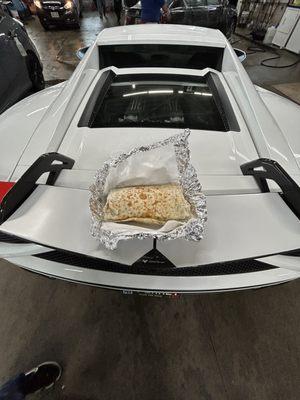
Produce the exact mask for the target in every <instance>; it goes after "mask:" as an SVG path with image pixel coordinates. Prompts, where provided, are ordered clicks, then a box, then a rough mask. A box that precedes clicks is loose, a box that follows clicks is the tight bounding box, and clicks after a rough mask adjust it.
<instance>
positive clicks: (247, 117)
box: [0, 25, 300, 293]
mask: <svg viewBox="0 0 300 400" xmlns="http://www.w3.org/2000/svg"><path fill="white" fill-rule="evenodd" d="M299 127H300V108H299V106H297V105H296V104H294V103H292V102H291V101H289V100H287V99H285V98H282V97H280V96H278V95H276V94H274V93H271V92H269V91H266V90H264V89H261V88H259V87H255V86H254V85H253V84H252V83H251V81H250V79H249V77H248V75H247V73H246V72H245V70H244V68H243V66H242V65H241V63H240V61H239V60H238V58H237V56H236V54H235V52H234V51H233V49H232V47H231V45H230V44H229V42H228V41H227V40H226V38H225V37H224V36H223V35H222V34H221V33H220V32H219V31H217V30H212V29H205V28H200V27H192V26H180V25H174V26H173V25H141V26H126V27H116V28H111V29H106V30H104V31H102V32H101V33H100V34H99V36H98V38H97V40H96V41H95V43H94V44H93V46H91V47H90V49H89V50H88V52H87V53H86V55H85V57H84V59H83V60H82V61H81V62H80V64H79V65H78V67H77V69H76V70H75V72H74V73H73V75H72V77H71V78H70V79H69V80H68V81H67V82H65V83H63V84H60V85H57V86H54V87H51V88H49V89H46V90H44V91H42V92H40V93H38V94H35V95H33V96H31V97H28V98H26V99H25V100H23V101H21V102H19V103H18V104H17V105H15V106H14V107H12V108H10V109H9V110H8V111H6V112H5V113H4V114H3V115H1V117H0V144H1V146H0V181H1V182H0V192H1V193H2V197H3V199H2V203H1V209H0V257H2V258H4V259H6V260H8V261H9V262H11V263H13V264H16V265H18V266H20V267H22V268H25V269H28V270H30V271H34V272H37V273H40V274H44V275H47V276H51V277H55V278H60V279H65V280H68V281H74V282H79V283H85V284H90V285H97V286H101V287H106V288H114V289H122V290H126V291H140V292H159V293H174V292H181V293H196V292H211V291H225V290H236V289H245V288H255V287H262V286H267V285H273V284H277V283H282V282H286V281H289V280H292V279H296V278H298V277H299V276H300V250H299V249H300V223H299V218H300V189H299V184H300V128H299ZM185 128H189V129H190V130H191V134H190V138H189V142H190V149H191V160H192V163H193V165H194V167H195V168H196V170H197V173H198V177H199V180H200V182H201V183H202V187H203V192H204V193H205V194H206V196H207V208H208V222H207V226H206V233H205V236H204V238H203V240H201V241H200V242H189V241H186V240H184V239H178V240H173V241H157V245H156V246H154V244H153V240H151V239H145V240H130V241H126V242H121V243H120V244H119V245H118V247H117V249H116V250H107V249H106V248H105V247H103V246H102V245H100V244H99V242H98V241H97V240H96V239H94V238H93V237H92V235H91V234H90V226H91V214H90V210H89V197H90V192H89V187H90V185H91V183H93V181H94V175H95V172H96V171H97V170H98V169H99V168H100V167H101V166H102V165H103V162H104V161H106V160H107V159H108V158H109V157H111V156H112V155H115V154H118V153H120V152H124V151H125V152H126V151H129V150H130V149H131V148H133V147H136V146H141V145H145V144H151V143H153V142H155V141H158V140H162V139H165V138H167V137H169V136H171V135H174V134H175V133H180V132H183V130H184V129H185Z"/></svg>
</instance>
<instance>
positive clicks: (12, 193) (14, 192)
mask: <svg viewBox="0 0 300 400" xmlns="http://www.w3.org/2000/svg"><path fill="white" fill-rule="evenodd" d="M74 162H75V161H74V160H73V159H72V158H69V157H67V156H64V155H63V154H60V153H45V154H43V155H41V156H40V157H39V158H38V159H37V160H36V161H35V162H34V163H33V164H32V165H31V166H30V167H29V168H28V170H27V171H26V172H25V173H24V174H23V175H22V176H21V178H20V179H19V180H18V181H17V182H16V184H15V185H14V186H13V187H12V188H11V189H10V190H9V192H8V193H7V194H6V195H5V197H4V198H3V200H2V202H1V204H0V225H1V224H2V223H3V222H5V221H6V220H7V219H8V218H9V217H10V216H11V215H12V214H13V213H14V212H15V211H16V210H17V209H18V208H19V207H20V206H21V204H23V203H24V201H25V200H26V199H27V198H28V197H29V196H30V195H31V193H32V192H33V191H34V190H35V189H36V187H37V181H38V180H39V178H40V177H41V176H42V175H43V174H45V173H49V175H48V178H47V181H46V185H54V183H55V181H56V180H57V178H58V176H59V174H60V172H61V171H62V170H63V169H72V167H73V165H74Z"/></svg>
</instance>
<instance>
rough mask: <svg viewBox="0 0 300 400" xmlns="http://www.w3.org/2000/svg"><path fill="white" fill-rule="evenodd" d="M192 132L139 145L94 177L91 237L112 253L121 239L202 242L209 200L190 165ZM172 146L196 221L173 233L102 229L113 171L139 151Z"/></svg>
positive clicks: (185, 195)
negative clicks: (106, 191)
mask: <svg viewBox="0 0 300 400" xmlns="http://www.w3.org/2000/svg"><path fill="white" fill-rule="evenodd" d="M189 135H190V130H189V129H186V130H185V131H184V132H183V133H180V134H177V135H174V136H171V137H169V138H167V139H165V140H162V141H159V142H156V143H153V144H150V145H145V146H140V147H136V148H134V149H132V150H131V151H129V152H128V153H122V154H119V155H118V156H116V157H113V158H111V159H109V160H107V161H106V162H105V163H104V164H103V167H102V168H101V169H99V170H98V171H97V173H96V175H95V183H94V184H93V185H91V187H90V191H91V197H90V210H91V213H92V226H91V234H92V236H93V237H95V238H97V239H98V240H99V241H100V242H101V243H102V244H103V245H104V246H105V247H106V248H107V249H110V250H113V249H115V248H116V247H117V245H118V242H119V241H120V240H129V239H141V240H142V239H146V238H153V239H159V240H174V239H179V238H184V239H186V240H191V241H199V240H201V239H202V238H203V232H204V226H205V222H206V220H207V208H206V197H205V195H204V194H203V193H202V192H201V189H202V187H201V184H200V182H199V180H198V177H197V173H196V170H195V168H194V167H193V166H192V165H191V163H190V150H189V146H188V136H189ZM170 144H173V146H174V152H175V157H176V163H177V168H178V173H179V174H178V176H179V182H178V183H179V184H180V185H181V186H182V189H183V194H184V197H185V199H186V200H187V201H188V202H189V203H190V204H191V206H192V210H193V212H194V215H195V218H191V219H189V220H188V221H186V222H185V223H183V224H182V225H181V226H179V227H176V228H175V229H174V230H172V231H171V232H167V233H165V232H157V231H156V232H155V233H151V232H150V233H149V232H141V233H132V232H125V233H124V232H122V233H120V232H117V233H116V232H113V231H111V230H108V229H104V227H103V222H104V221H103V209H104V206H105V203H106V197H107V196H106V194H105V183H106V180H107V177H108V175H109V173H110V171H111V170H112V168H115V167H116V166H118V165H119V164H120V163H123V162H124V161H126V160H127V159H128V158H129V157H131V156H132V155H134V154H137V153H139V152H148V151H151V150H152V149H157V148H159V147H163V146H166V145H170Z"/></svg>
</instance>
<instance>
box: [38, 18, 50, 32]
mask: <svg viewBox="0 0 300 400" xmlns="http://www.w3.org/2000/svg"><path fill="white" fill-rule="evenodd" d="M40 23H41V25H42V27H43V28H44V29H45V31H49V29H50V25H49V24H48V22H45V21H43V20H41V19H40Z"/></svg>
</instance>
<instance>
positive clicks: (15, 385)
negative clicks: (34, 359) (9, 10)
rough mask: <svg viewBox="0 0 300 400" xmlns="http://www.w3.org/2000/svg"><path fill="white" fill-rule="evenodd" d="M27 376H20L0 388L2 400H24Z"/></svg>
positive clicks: (0, 399) (0, 398)
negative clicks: (24, 386) (24, 385)
mask: <svg viewBox="0 0 300 400" xmlns="http://www.w3.org/2000/svg"><path fill="white" fill-rule="evenodd" d="M24 381H25V374H19V375H18V376H16V377H15V378H13V379H11V380H9V381H8V382H6V383H5V384H4V385H3V386H1V387H0V400H23V399H25V394H24V392H23V384H24Z"/></svg>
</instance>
